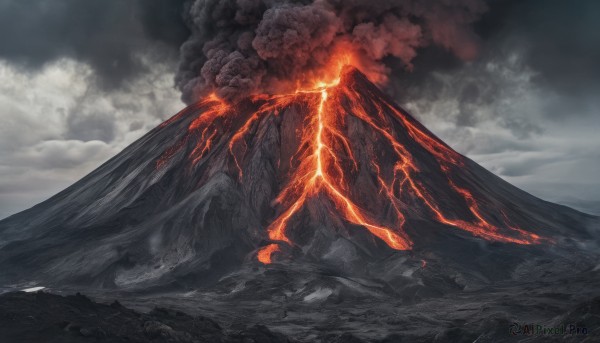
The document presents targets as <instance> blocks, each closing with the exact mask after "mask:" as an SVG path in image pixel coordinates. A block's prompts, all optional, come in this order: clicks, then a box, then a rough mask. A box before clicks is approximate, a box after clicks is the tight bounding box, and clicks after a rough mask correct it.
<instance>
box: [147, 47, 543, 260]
mask: <svg viewBox="0 0 600 343" xmlns="http://www.w3.org/2000/svg"><path fill="white" fill-rule="evenodd" d="M351 61H352V56H348V55H341V57H340V58H338V59H336V60H334V61H333V63H331V66H332V67H331V68H330V69H328V70H324V71H323V72H322V75H321V76H322V78H321V80H317V81H314V82H311V86H310V87H307V88H299V89H298V90H296V91H295V92H293V93H290V94H280V95H265V94H261V95H256V96H254V97H253V98H251V99H250V100H251V102H252V103H253V104H258V109H257V110H256V111H255V112H254V113H251V114H250V115H249V116H246V117H244V118H236V117H235V113H236V112H235V109H233V108H232V105H229V104H227V103H225V102H224V101H222V100H221V99H219V98H218V97H216V96H215V95H211V96H210V97H208V98H207V99H206V100H204V101H202V102H200V103H198V104H197V105H196V107H198V108H206V109H205V110H204V112H203V113H202V114H201V115H200V116H198V117H197V118H195V119H194V120H193V121H192V122H191V124H190V125H189V128H188V134H187V135H186V136H185V138H184V140H183V142H182V143H180V144H178V145H177V146H174V147H171V148H169V149H167V150H166V151H165V153H164V154H163V156H161V158H160V159H159V160H158V162H157V168H161V167H162V166H163V165H165V164H166V161H168V160H169V159H170V158H171V157H172V156H174V155H175V154H176V153H177V152H179V151H180V150H181V149H182V146H184V145H185V142H187V140H188V139H190V138H192V137H197V142H196V146H195V148H194V149H193V151H192V152H191V153H190V155H189V158H190V160H191V161H192V163H193V164H194V165H195V164H196V163H198V162H199V161H200V160H201V159H202V158H203V157H205V156H206V155H207V154H208V152H210V151H211V148H212V147H213V146H214V145H215V144H216V142H217V141H219V140H220V139H221V138H222V136H223V135H225V134H226V133H225V130H223V129H222V128H221V126H223V125H222V124H220V123H219V122H224V123H226V125H228V127H229V128H232V127H233V126H234V125H235V127H234V130H233V132H232V133H231V136H230V139H229V142H228V152H229V154H230V156H231V157H232V160H233V163H234V165H235V168H237V171H238V176H239V178H240V182H241V181H243V177H244V174H243V167H242V166H243V163H241V162H242V161H243V158H244V155H245V153H246V152H247V151H246V150H247V148H248V147H247V146H246V141H245V137H246V136H247V135H248V134H249V133H250V132H251V131H252V130H254V127H255V124H256V123H257V122H258V121H259V120H260V119H261V118H263V117H266V116H271V115H275V116H277V115H279V114H280V113H281V112H282V111H283V110H284V109H286V108H288V107H290V106H292V105H295V104H301V105H305V107H303V108H305V109H306V112H307V113H306V115H305V117H304V122H303V125H302V127H301V130H300V131H298V132H299V140H300V142H299V144H298V150H297V151H296V153H295V154H294V155H293V160H294V162H295V164H294V166H292V164H293V163H292V162H290V167H292V169H291V171H290V174H289V175H287V177H286V180H285V181H284V185H283V187H282V189H281V191H280V193H279V194H278V196H277V198H276V199H275V201H274V203H275V205H276V206H277V207H278V208H279V211H278V212H279V214H278V215H277V217H276V218H274V219H273V221H272V222H271V224H270V225H269V226H268V227H267V231H268V236H269V239H270V240H272V241H274V243H271V244H268V245H267V246H265V247H262V248H261V249H260V250H259V251H258V255H257V258H258V260H259V261H260V262H262V263H265V264H269V263H271V262H272V259H271V255H272V254H273V253H274V252H276V251H280V246H279V244H282V243H285V244H289V245H293V244H294V243H293V242H292V240H291V239H290V238H289V237H288V236H287V235H286V230H287V229H288V227H289V226H290V222H291V221H292V220H293V219H294V218H295V217H297V216H298V215H299V214H300V212H301V211H302V210H303V208H304V206H305V205H306V204H307V202H308V201H309V200H310V199H312V198H316V197H324V198H326V199H329V201H331V203H332V204H333V206H334V208H335V210H336V211H337V214H339V215H340V216H341V217H343V219H345V220H346V221H347V222H349V223H352V224H355V225H357V226H362V227H363V228H365V229H366V230H368V231H369V232H370V233H371V234H372V235H374V236H375V237H377V238H379V239H381V240H382V241H383V242H385V243H386V244H387V245H388V246H389V247H390V248H392V249H395V250H408V249H411V247H412V245H413V242H412V241H411V239H410V237H409V236H408V235H407V234H406V232H405V228H404V226H405V224H406V218H405V214H404V213H406V211H407V210H410V211H412V212H414V210H413V209H409V208H407V203H406V202H405V201H403V200H402V199H403V197H405V196H410V195H412V196H414V197H413V198H414V199H418V200H419V201H420V202H421V203H422V204H423V205H424V207H425V208H426V209H428V210H429V211H431V213H432V214H433V218H434V219H435V220H437V221H438V222H440V223H442V224H445V225H449V226H453V227H456V228H459V229H461V230H464V231H467V232H469V233H471V234H472V235H474V236H478V237H481V238H483V239H486V240H490V241H499V242H508V243H516V244H536V243H540V242H541V241H542V240H545V239H543V238H541V237H540V236H538V235H536V234H533V233H530V232H527V231H524V230H522V229H520V228H517V227H515V226H513V225H512V224H511V223H509V221H508V218H506V216H505V215H503V217H504V222H503V225H502V228H500V227H498V226H496V225H494V224H492V223H491V222H490V221H489V219H486V218H485V216H484V215H483V212H482V211H481V209H480V205H479V204H478V202H477V200H476V199H475V197H474V196H473V194H472V193H471V192H470V191H469V190H467V189H464V188H460V187H458V186H457V185H456V183H455V182H454V181H453V180H452V178H451V173H450V172H451V170H452V169H456V168H460V167H462V166H464V161H463V158H462V156H461V155H459V154H458V153H456V152H455V151H454V150H452V149H451V148H449V147H448V146H446V145H445V144H444V143H443V142H441V141H439V140H438V139H437V138H435V137H434V136H432V135H431V134H430V133H428V132H427V131H426V130H425V129H424V128H421V127H420V126H419V124H418V123H416V122H414V120H412V119H411V118H410V117H409V116H408V115H405V114H404V113H402V112H401V111H400V110H399V109H397V108H396V107H395V106H394V105H393V104H391V103H389V102H388V101H387V100H386V99H384V98H381V96H379V95H377V96H376V98H375V101H372V99H368V98H366V97H364V96H363V95H361V93H360V92H358V91H357V90H355V89H354V88H353V87H352V86H353V85H351V84H344V82H345V81H344V79H343V77H341V76H340V75H341V74H342V72H341V70H342V68H343V67H344V66H345V65H346V64H348V63H349V62H351ZM323 80H324V81H323ZM369 96H373V94H369ZM389 112H391V113H393V116H389V115H386V113H389ZM181 115H182V114H181V113H180V114H178V115H177V116H175V117H174V118H175V119H171V120H177V119H176V118H179V117H180V116H181ZM231 117H233V118H234V119H232V118H231ZM350 117H353V118H354V119H357V120H358V121H359V122H361V123H362V124H363V125H365V126H366V127H368V128H370V129H371V130H372V131H373V132H374V133H376V134H377V137H379V138H378V139H381V141H382V142H383V143H385V145H386V146H388V147H389V148H390V152H391V154H392V158H393V159H394V160H393V161H392V162H391V163H392V165H387V164H386V165H385V166H384V165H381V164H380V163H379V162H378V161H377V160H376V159H375V158H374V159H373V161H371V165H370V166H367V167H370V170H371V172H373V173H374V174H375V176H376V182H377V184H378V186H379V195H381V196H383V198H379V199H378V200H380V201H381V200H384V201H385V202H386V203H387V204H388V205H389V206H390V210H391V217H392V218H390V219H388V221H390V222H389V223H387V224H385V225H384V224H382V223H377V222H376V221H374V219H373V218H372V216H371V215H369V213H368V211H367V210H365V209H363V208H361V207H360V206H359V205H357V203H355V202H354V201H353V200H352V199H353V196H352V189H351V184H350V182H349V176H350V175H354V174H355V173H357V172H358V171H359V162H358V160H357V159H356V158H355V153H356V152H355V151H353V149H352V146H353V144H354V143H355V142H353V141H351V139H350V138H349V136H348V133H347V132H346V131H345V127H346V122H347V120H348V118H350ZM354 119H353V120H354ZM393 120H397V122H398V123H399V125H400V126H402V127H403V128H404V129H405V130H406V132H407V134H408V136H409V137H410V138H411V139H412V140H413V141H414V142H415V143H416V145H418V146H419V147H420V148H422V149H424V150H425V151H427V152H428V153H429V154H430V155H431V156H433V157H434V158H435V160H436V161H437V162H438V165H439V168H440V170H441V171H442V172H443V173H444V174H445V175H446V178H447V181H448V189H447V190H448V192H452V193H453V194H454V195H455V196H456V197H457V199H462V201H463V202H464V204H465V206H464V207H465V208H468V210H469V211H470V213H471V216H472V219H471V220H470V221H467V220H463V219H456V218H450V217H448V216H447V215H446V214H444V213H443V211H442V210H441V208H440V207H439V206H438V204H437V202H436V201H435V199H434V198H433V197H432V196H431V195H430V194H431V191H429V190H428V189H427V188H426V186H425V185H423V184H422V183H421V182H420V181H419V180H417V178H416V176H417V175H419V173H420V172H421V171H420V169H419V164H418V163H417V162H416V161H415V158H414V156H413V154H412V153H411V149H413V148H412V147H411V149H409V148H408V147H407V146H405V145H404V144H402V143H401V142H400V141H399V140H398V139H397V138H396V137H397V136H396V134H395V130H396V129H395V128H397V127H398V124H396V126H394V123H392V122H391V121H393ZM411 144H412V143H411ZM386 162H387V161H386ZM390 166H392V167H393V168H392V169H391V171H390V170H389V168H387V169H386V168H384V167H390ZM364 168H365V166H363V169H364ZM352 173H354V174H352ZM390 173H391V175H390ZM375 196H377V195H375ZM389 224H391V225H389ZM502 229H503V230H504V231H505V232H507V233H508V234H504V233H503V232H501V230H502Z"/></svg>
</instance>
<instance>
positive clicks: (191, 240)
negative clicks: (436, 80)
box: [0, 67, 598, 292]
mask: <svg viewBox="0 0 600 343" xmlns="http://www.w3.org/2000/svg"><path fill="white" fill-rule="evenodd" d="M597 222H598V221H597V218H596V217H592V216H588V215H585V214H582V213H579V212H577V211H574V210H571V209H569V208H566V207H564V206H560V205H556V204H552V203H548V202H545V201H543V200H540V199H537V198H535V197H533V196H532V195H530V194H528V193H526V192H523V191H521V190H519V189H517V188H515V187H513V186H511V185H510V184H508V183H507V182H505V181H503V180H502V179H500V178H498V177H496V176H495V175H493V174H491V173H490V172H488V171H487V170H485V169H484V168H482V167H480V166H479V165H477V164H476V163H474V162H473V161H471V160H469V159H468V158H466V157H464V156H462V155H460V154H459V153H457V152H455V151H454V150H452V149H451V148H450V147H449V146H447V145H446V144H445V143H444V142H442V141H441V140H440V139H439V138H437V137H436V136H435V135H433V134H432V133H431V132H429V131H428V130H427V129H426V128H425V127H423V126H422V125H421V124H420V123H419V122H417V121H416V120H415V119H414V118H413V117H412V116H411V115H410V114H408V113H407V112H406V111H405V110H403V109H402V108H400V107H398V106H397V105H395V104H394V102H393V101H392V100H391V99H390V98H389V97H388V96H386V95H385V94H383V93H382V92H381V91H380V90H379V89H378V88H377V87H376V86H375V85H373V84H372V83H371V82H369V80H368V79H367V78H366V77H365V76H364V75H363V74H361V73H360V72H359V71H358V70H356V69H354V68H352V67H345V68H343V70H342V71H341V73H340V76H339V78H338V79H335V80H332V81H331V82H327V83H319V84H316V85H315V86H314V87H311V88H308V89H300V90H297V91H295V92H292V93H290V94H278V95H255V96H251V97H247V98H244V99H242V100H240V101H237V102H235V103H228V102H225V101H224V100H221V99H220V98H218V97H217V96H216V95H210V96H208V97H206V98H204V99H202V100H201V101H199V102H197V103H195V104H193V105H191V106H189V107H187V108H186V109H184V110H183V111H181V112H180V113H178V114H177V115H175V116H173V117H172V118H171V119H169V120H167V121H166V122H164V123H163V124H161V125H160V126H159V127H157V128H155V129H154V130H152V131H151V132H149V133H148V134H146V135H145V136H144V137H142V138H141V139H139V140H138V141H136V142H135V143H133V144H132V145H130V146H129V147H127V148H126V149H125V150H124V151H123V152H121V153H120V154H118V155H117V156H115V157H114V158H112V159H110V160H109V161H108V162H106V163H104V164H103V165H102V166H100V167H99V168H98V169H96V170H95V171H93V172H92V173H90V174H89V175H87V176H86V177H84V178H83V179H81V180H80V181H78V182H76V183H75V184H73V185H72V186H70V187H69V188H67V189H66V190H64V191H62V192H61V193H59V194H57V195H55V196H54V197H52V198H50V199H49V200H47V201H45V202H43V203H41V204H39V205H37V206H34V207H33V208H31V209H28V210H26V211H23V212H21V213H19V214H16V215H13V216H11V217H9V218H7V219H5V220H3V221H0V270H1V272H0V282H1V283H2V284H4V285H9V284H12V285H18V284H28V283H29V284H30V283H39V284H43V285H45V286H49V285H50V286H52V285H54V286H57V285H78V286H85V287H95V288H98V287H100V288H121V289H147V288H149V287H167V288H168V287H184V288H185V287H192V286H193V287H195V286H204V287H211V286H213V285H216V284H223V283H227V282H228V281H227V280H236V281H235V282H238V281H239V280H241V279H244V280H248V279H251V278H252V277H253V276H252V275H257V273H263V272H264V271H265V270H266V271H268V270H272V271H273V273H275V271H279V272H277V273H275V274H277V275H279V276H277V277H280V278H283V279H285V278H286V277H290V278H291V277H296V276H298V275H300V274H301V273H304V274H302V275H304V276H306V275H308V274H310V273H312V272H313V271H315V272H318V273H321V274H320V275H336V276H340V277H343V278H359V279H364V280H366V279H373V280H384V281H385V283H386V285H392V291H393V292H399V290H400V289H401V287H400V286H399V285H406V284H407V283H408V281H407V280H408V279H409V278H410V277H411V275H412V274H413V273H415V271H416V272H419V273H421V274H422V275H423V279H421V281H419V282H413V283H411V285H413V286H414V285H417V284H419V285H421V286H423V285H424V284H425V286H427V285H430V286H431V285H434V286H432V287H433V288H435V289H438V290H442V291H443V290H444V289H448V288H453V287H454V288H456V287H458V288H460V287H465V285H466V284H468V283H469V282H471V281H472V282H474V283H477V284H481V283H488V282H492V281H494V280H503V279H508V278H511V277H515V275H519V273H523V270H529V269H528V268H534V267H535V265H539V263H541V262H539V261H543V259H544V258H546V262H545V263H547V258H548V256H552V258H555V257H556V256H562V257H565V256H567V257H565V258H566V259H567V260H569V259H571V260H572V259H574V258H571V257H569V256H571V255H569V254H568V253H565V251H567V250H568V249H567V248H566V247H568V246H574V244H575V243H576V242H578V241H584V240H586V239H589V238H590V231H589V230H590V229H589V228H590V227H591V225H597ZM565 249H567V250H565ZM573 249H575V248H573ZM569 251H570V250H569ZM577 259H578V260H579V261H582V259H581V258H577ZM564 265H568V263H565V264H564ZM582 268H583V267H582ZM290 270H294V271H296V272H294V273H291V274H289V273H290V272H289V271H290ZM278 273H279V274H278ZM281 273H284V274H285V275H287V276H286V277H282V276H281V275H282V274H281ZM292 274H293V275H292ZM261 275H262V274H261ZM273 275H274V274H273ZM423 280H425V281H423ZM465 280H467V281H465ZM232 282H233V281H232ZM265 282H269V281H265ZM278 282H279V281H278ZM281 283H282V284H283V283H284V281H281ZM386 287H387V286H386Z"/></svg>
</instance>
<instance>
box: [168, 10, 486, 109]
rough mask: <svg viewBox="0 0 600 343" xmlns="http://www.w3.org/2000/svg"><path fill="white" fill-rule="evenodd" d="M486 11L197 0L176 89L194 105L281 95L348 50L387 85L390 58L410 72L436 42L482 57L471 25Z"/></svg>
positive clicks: (190, 13)
mask: <svg viewBox="0 0 600 343" xmlns="http://www.w3.org/2000/svg"><path fill="white" fill-rule="evenodd" d="M486 9H487V8H486V5H485V3H484V2H483V1H482V0H390V1H375V2H374V1H369V0H314V1H269V0H224V1H223V0H196V1H195V2H193V3H190V4H189V6H188V9H187V10H186V13H185V17H186V18H185V19H186V22H187V25H188V26H189V27H190V29H191V30H192V36H191V37H190V38H189V39H188V40H187V42H185V43H184V44H183V46H182V47H181V51H182V54H181V55H182V56H181V62H180V65H179V71H178V73H177V76H176V84H177V87H178V88H179V89H180V90H181V91H182V93H183V95H182V98H183V100H184V101H185V102H187V103H191V102H194V101H196V100H198V99H199V98H200V97H202V96H204V95H206V94H208V93H211V92H216V93H217V95H219V96H220V97H223V98H227V99H234V98H237V97H241V96H244V95H248V94H251V93H256V92H281V91H285V90H287V89H291V88H293V87H296V86H298V84H303V83H305V82H307V80H310V79H312V78H311V75H314V74H316V73H319V72H320V70H322V69H323V68H325V67H326V66H327V64H328V63H329V62H330V61H331V58H332V56H334V55H336V54H340V53H349V54H351V55H352V56H353V57H354V60H355V61H356V64H357V65H356V67H358V68H359V69H361V70H362V71H363V72H364V73H366V74H367V75H368V76H369V78H370V79H372V81H374V82H377V83H379V84H384V83H385V82H386V81H387V78H388V75H389V74H390V72H391V70H390V67H389V66H387V65H386V64H385V63H384V62H383V59H384V58H385V57H394V58H396V59H398V60H400V61H401V62H402V65H404V68H406V69H409V70H410V69H411V68H412V65H411V61H412V60H413V59H414V57H415V56H416V55H417V51H418V49H419V48H423V47H427V46H429V45H432V44H434V45H439V46H442V47H444V48H446V49H448V50H451V51H452V52H454V53H455V54H456V56H458V57H459V58H462V59H466V60H469V59H473V58H475V57H476V55H477V51H478V39H477V36H476V35H475V34H474V33H473V31H472V30H471V28H470V24H471V23H473V22H474V21H476V20H477V19H478V18H479V17H480V16H481V14H482V13H483V12H485V11H486Z"/></svg>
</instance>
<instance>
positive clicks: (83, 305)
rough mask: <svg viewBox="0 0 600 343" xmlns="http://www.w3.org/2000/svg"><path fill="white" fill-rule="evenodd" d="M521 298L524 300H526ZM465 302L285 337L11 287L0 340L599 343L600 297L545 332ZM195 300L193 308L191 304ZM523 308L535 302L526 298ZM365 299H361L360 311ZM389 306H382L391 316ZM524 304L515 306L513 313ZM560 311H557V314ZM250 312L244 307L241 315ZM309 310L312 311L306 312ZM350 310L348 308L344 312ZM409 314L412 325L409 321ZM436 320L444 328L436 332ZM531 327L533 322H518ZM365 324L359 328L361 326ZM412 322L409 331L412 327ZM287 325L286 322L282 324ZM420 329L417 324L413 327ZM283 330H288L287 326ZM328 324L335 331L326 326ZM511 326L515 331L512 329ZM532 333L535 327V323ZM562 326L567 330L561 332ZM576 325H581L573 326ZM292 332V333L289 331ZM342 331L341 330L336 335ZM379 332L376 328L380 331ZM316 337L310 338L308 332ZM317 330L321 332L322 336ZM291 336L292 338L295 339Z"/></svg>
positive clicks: (369, 316)
mask: <svg viewBox="0 0 600 343" xmlns="http://www.w3.org/2000/svg"><path fill="white" fill-rule="evenodd" d="M545 296H546V297H547V298H548V299H551V298H553V297H554V298H556V299H557V300H558V301H557V302H556V303H557V304H560V303H565V301H566V300H568V299H560V298H561V297H560V295H558V294H546V295H545ZM521 301H523V299H521ZM461 302H462V303H463V305H462V306H458V307H456V308H455V311H454V313H446V310H442V309H441V310H440V313H439V314H440V317H444V318H446V320H445V321H440V317H437V316H422V315H421V316H420V315H419V314H417V313H416V312H414V311H415V310H418V309H420V310H421V311H425V312H431V310H432V309H427V308H426V307H428V306H432V305H434V304H435V302H434V303H425V304H423V305H422V306H420V307H416V308H415V307H407V309H406V310H407V312H409V313H410V314H409V316H408V317H407V316H403V315H399V316H397V317H396V318H393V317H389V316H387V317H384V316H381V315H379V316H378V315H377V311H376V309H375V308H371V309H370V310H369V313H367V312H364V313H362V314H361V315H359V316H357V317H356V318H354V319H349V318H346V317H345V314H344V313H340V317H339V318H340V319H343V320H345V321H347V323H345V324H342V323H339V322H336V321H335V320H334V319H332V318H330V319H329V324H330V327H329V328H327V325H325V326H323V327H320V328H319V327H314V328H306V329H304V331H306V332H305V333H304V334H298V338H299V340H298V339H296V337H295V335H294V334H292V335H288V336H286V335H284V334H281V333H277V332H275V331H272V330H270V329H269V328H267V327H266V326H264V325H260V324H246V325H250V326H246V327H244V326H243V324H239V323H237V324H236V323H235V322H225V323H217V322H216V321H214V320H212V319H210V318H208V317H205V316H202V315H189V314H187V313H184V312H182V311H179V310H172V309H166V308H161V307H155V308H153V309H152V310H149V311H139V312H138V311H135V310H132V309H129V308H127V307H125V306H123V305H122V304H121V303H119V302H118V301H113V302H112V303H110V304H107V303H106V304H104V303H98V302H95V301H92V300H91V299H90V298H88V297H86V296H84V295H81V294H79V293H77V294H76V295H68V296H61V295H55V294H51V293H46V292H42V291H40V292H37V293H25V292H11V293H5V294H3V295H1V296H0V338H1V339H0V341H1V342H3V343H4V342H6V343H11V342H61V343H62V342H223V343H229V342H231V343H234V342H235V343H237V342H239V343H285V342H299V341H311V342H323V343H343V342H349V343H361V342H380V343H383V342H390V343H391V342H587V343H591V342H600V297H597V298H594V299H592V300H591V301H585V302H583V303H580V304H576V305H574V306H572V307H571V308H569V309H568V310H566V311H563V310H560V308H561V306H560V305H557V306H553V305H548V308H546V309H541V308H539V310H543V311H546V312H556V315H555V316H554V317H553V319H552V320H550V321H549V322H546V323H542V322H535V321H534V320H532V321H531V324H533V325H534V326H536V325H543V326H544V327H545V328H552V327H554V328H557V329H556V331H555V332H551V333H546V334H540V333H539V332H538V333H535V334H534V333H533V332H530V333H528V332H527V331H526V330H528V329H527V328H525V327H524V326H522V327H520V328H515V327H513V325H514V324H513V323H512V320H511V316H510V314H508V313H506V312H501V311H500V308H499V307H498V304H496V305H495V306H492V305H491V304H493V302H494V300H492V301H491V302H490V304H485V305H482V306H478V305H477V304H473V303H472V302H470V301H469V300H468V299H462V301H461ZM194 305H195V304H194V303H193V302H192V303H190V304H188V306H194ZM504 305H505V306H506V308H509V307H511V306H514V303H512V302H511V301H510V300H506V301H504ZM523 306H524V307H526V306H534V307H536V306H540V305H539V304H537V305H535V300H533V299H532V301H530V302H529V303H527V302H526V301H523ZM364 307H365V304H357V307H356V311H357V312H360V311H361V308H364ZM388 310H389V309H383V311H382V313H383V314H386V313H387V312H388ZM473 310H476V311H478V313H479V315H478V318H480V320H475V321H469V320H466V318H468V317H469V315H468V313H469V312H472V311H473ZM327 311H328V309H327V306H321V308H320V309H317V310H315V311H314V312H313V313H312V315H315V316H319V315H321V316H327V314H326V313H327ZM522 311H523V310H522V309H519V308H515V312H516V313H520V312H522ZM559 312H560V313H559ZM245 313H247V309H242V310H241V311H240V314H245ZM306 313H307V314H308V313H310V312H306ZM346 314H347V313H346ZM264 316H265V314H264V313H260V312H259V311H257V312H256V313H255V315H254V316H252V317H248V318H246V319H247V321H245V322H246V323H254V322H256V321H259V320H260V318H263V317H264ZM409 317H410V318H412V324H408V323H407V322H406V320H407V319H410V318H409ZM394 319H395V324H396V327H397V330H398V332H399V333H395V334H394V333H392V334H387V335H386V336H385V337H382V338H375V339H368V338H367V339H365V338H364V337H362V338H359V337H358V336H357V335H354V334H353V333H350V332H345V333H343V332H339V329H340V328H343V327H353V328H354V330H351V329H350V330H349V331H363V333H364V331H367V330H369V329H370V330H371V331H374V326H373V324H374V323H373V320H379V321H381V327H382V328H389V327H390V321H393V320H394ZM432 324H437V325H442V326H444V327H439V328H438V330H435V329H432ZM521 324H522V325H529V324H530V323H529V322H526V323H525V322H524V323H521ZM363 326H364V328H363V329H362V330H361V327H363ZM407 326H412V328H410V327H407ZM282 328H283V327H282ZM415 328H420V329H416V330H415ZM283 329H284V330H286V329H285V328H283ZM329 329H331V330H329ZM511 330H512V331H511ZM534 330H535V328H534ZM561 330H563V331H561ZM572 330H576V331H577V332H575V331H572ZM286 331H290V330H286ZM336 331H338V332H336ZM375 331H376V330H375ZM309 332H310V333H312V336H311V337H312V338H311V339H309V340H307V339H306V338H307V335H311V334H310V333H309ZM315 332H321V334H318V335H317V336H315V335H314V333H315ZM292 336H294V337H292Z"/></svg>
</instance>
